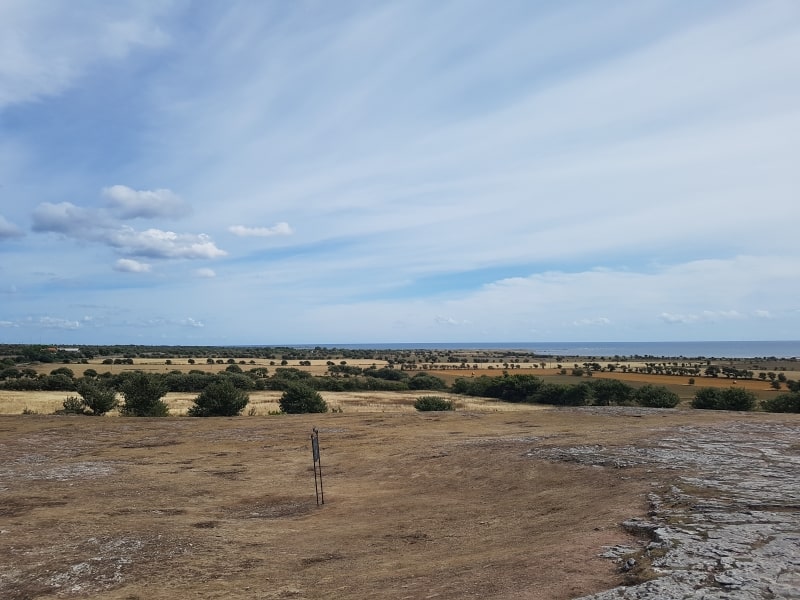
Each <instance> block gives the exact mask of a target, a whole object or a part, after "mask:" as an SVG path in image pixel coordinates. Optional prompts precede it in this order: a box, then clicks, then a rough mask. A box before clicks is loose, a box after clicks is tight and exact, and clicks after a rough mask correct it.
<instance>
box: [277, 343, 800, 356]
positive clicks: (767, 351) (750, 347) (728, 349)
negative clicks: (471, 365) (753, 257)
mask: <svg viewBox="0 0 800 600" xmlns="http://www.w3.org/2000/svg"><path fill="white" fill-rule="evenodd" d="M287 346H288V347H292V348H314V347H315V346H321V347H324V348H340V349H345V350H519V351H525V352H533V353H536V354H542V355H547V356H598V357H599V356H604V357H613V356H620V357H622V356H642V357H646V356H652V357H665V358H680V357H683V358H773V357H774V358H798V357H800V340H789V341H727V342H719V341H706V342H472V343H469V342H449V343H446V342H442V343H413V342H412V343H393V344H392V343H387V344H288V345H287Z"/></svg>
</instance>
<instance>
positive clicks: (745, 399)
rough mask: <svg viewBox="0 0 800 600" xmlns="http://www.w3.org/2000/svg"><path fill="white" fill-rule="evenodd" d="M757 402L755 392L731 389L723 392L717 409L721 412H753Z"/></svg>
mask: <svg viewBox="0 0 800 600" xmlns="http://www.w3.org/2000/svg"><path fill="white" fill-rule="evenodd" d="M756 402H757V399H756V395H755V394H754V393H753V392H751V391H749V390H745V389H743V388H735V387H730V388H728V389H726V390H722V393H721V394H720V397H719V402H718V404H717V407H718V408H719V410H753V409H754V408H755V407H756Z"/></svg>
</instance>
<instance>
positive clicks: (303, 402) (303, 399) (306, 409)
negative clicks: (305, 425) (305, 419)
mask: <svg viewBox="0 0 800 600" xmlns="http://www.w3.org/2000/svg"><path fill="white" fill-rule="evenodd" d="M279 403H280V407H281V411H282V412H285V413H288V414H299V413H324V412H328V404H327V403H326V402H325V400H324V399H323V398H322V396H320V394H319V392H318V391H317V390H315V389H313V388H310V387H308V386H307V385H302V384H298V383H293V384H291V385H289V386H288V387H287V388H286V391H284V392H283V395H282V396H281V399H280V402H279Z"/></svg>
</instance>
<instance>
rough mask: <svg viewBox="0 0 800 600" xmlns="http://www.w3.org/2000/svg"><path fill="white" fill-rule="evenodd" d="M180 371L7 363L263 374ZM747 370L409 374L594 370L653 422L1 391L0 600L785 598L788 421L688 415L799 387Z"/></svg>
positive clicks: (211, 369)
mask: <svg viewBox="0 0 800 600" xmlns="http://www.w3.org/2000/svg"><path fill="white" fill-rule="evenodd" d="M340 358H341V357H340ZM575 360H576V361H577V360H578V359H575ZM195 362H197V363H199V362H200V360H199V359H198V360H197V361H194V362H190V359H187V358H186V357H182V358H181V357H174V358H170V359H157V358H141V357H140V358H136V359H135V360H130V361H128V364H108V361H107V359H100V358H95V359H92V360H89V361H84V362H83V363H75V362H71V363H70V362H62V363H57V362H56V363H53V362H49V363H30V364H29V365H21V368H27V369H28V370H31V369H32V370H34V371H36V373H35V374H34V376H36V377H43V378H44V377H47V376H48V374H50V373H52V372H53V371H54V370H57V369H65V368H68V369H69V370H70V371H72V372H74V373H75V374H76V376H81V375H82V374H84V373H85V371H89V372H91V371H92V370H94V371H95V372H96V373H97V374H92V375H91V377H101V375H98V374H102V373H103V372H104V371H107V372H109V373H110V374H118V373H120V372H121V371H130V370H141V371H145V372H148V373H163V374H165V375H166V374H167V373H170V372H173V373H174V372H178V373H189V372H190V371H193V370H194V371H202V372H203V373H221V374H222V375H223V376H224V374H225V372H227V371H228V370H229V369H231V368H232V367H231V365H233V364H235V365H241V368H242V370H247V369H259V368H263V369H267V370H269V372H270V374H272V373H274V372H275V371H276V369H277V368H279V366H280V365H276V364H275V362H276V361H275V360H269V359H264V358H258V359H254V358H249V357H242V358H236V359H228V360H224V361H223V360H222V359H215V360H213V361H211V360H209V361H205V360H203V361H202V364H195ZM553 362H555V361H553ZM564 362H565V363H567V361H566V360H564ZM751 363H752V361H749V362H747V361H739V362H736V363H731V364H735V366H736V368H738V369H741V370H745V369H748V368H752V369H756V368H758V370H757V371H754V372H753V373H752V374H751V375H750V376H749V377H746V378H742V379H739V378H734V379H729V378H726V377H703V376H697V377H694V378H691V379H694V380H695V381H690V378H689V377H685V376H683V375H681V376H677V375H674V374H673V375H666V374H659V373H647V372H642V371H643V367H646V366H647V363H645V362H642V361H629V362H618V361H617V362H615V363H614V364H615V367H616V372H614V369H610V368H605V367H606V365H605V364H604V365H603V367H604V368H603V369H599V370H595V371H594V372H593V373H591V377H590V376H587V375H584V376H576V375H575V374H574V372H572V370H573V369H576V370H577V369H578V368H579V366H580V365H579V364H577V362H576V363H574V364H573V363H572V360H570V361H569V364H568V365H567V364H564V365H557V364H548V363H545V364H541V363H535V364H515V365H514V366H511V364H509V363H507V362H504V361H503V359H502V357H501V358H498V359H497V360H496V361H494V362H489V363H488V364H486V363H482V364H479V365H478V364H467V365H466V366H465V365H464V364H463V363H462V364H459V363H452V364H437V365H436V366H435V367H433V366H431V365H427V366H425V367H423V366H421V365H420V366H419V368H418V369H416V370H415V371H411V373H410V374H413V373H415V372H417V373H419V372H423V371H427V372H428V373H430V374H431V375H435V376H437V377H439V378H441V379H443V380H444V381H445V382H446V383H447V384H452V383H453V382H454V381H455V380H456V379H457V378H461V377H463V378H479V377H481V376H482V375H488V376H490V377H494V376H498V375H501V374H502V373H503V372H504V371H505V370H506V369H510V370H511V371H512V372H513V373H514V374H528V375H531V374H532V375H536V376H538V377H541V378H542V379H543V380H544V381H545V382H548V383H556V384H561V385H571V384H575V383H580V382H581V381H591V380H596V379H602V378H615V379H619V380H621V381H624V382H626V383H628V384H629V385H631V386H634V387H636V386H642V385H646V384H654V385H659V386H665V387H667V388H668V389H669V390H670V391H672V392H674V393H675V394H677V395H678V396H679V397H680V403H679V404H678V406H677V407H676V408H674V409H654V408H643V407H639V406H580V407H571V408H567V407H553V406H549V405H542V404H527V403H509V402H501V401H499V400H493V399H489V398H482V397H471V396H465V395H458V394H454V393H452V391H448V390H440V391H437V392H435V393H436V394H437V395H439V396H443V397H444V398H446V399H449V400H451V401H453V403H454V405H455V410H454V411H447V412H428V413H420V412H417V411H416V410H415V409H414V406H413V405H414V401H415V399H417V398H418V397H419V396H420V395H423V394H425V393H426V392H424V391H420V390H411V389H409V390H402V391H347V392H341V391H339V392H332V391H322V392H321V394H322V396H323V397H324V399H325V400H326V402H327V404H328V406H329V407H330V408H331V409H332V410H333V412H329V413H324V414H313V415H311V414H306V415H286V414H278V413H279V409H280V405H279V399H280V397H281V393H282V392H281V391H280V390H277V389H252V390H250V391H249V395H250V403H249V405H248V407H247V409H246V411H245V413H244V414H243V415H242V416H238V417H212V418H189V417H187V416H185V415H186V413H187V411H188V409H189V407H190V406H191V405H192V403H193V400H194V398H195V397H196V396H197V394H196V393H190V392H169V393H168V394H167V395H166V396H165V401H166V403H167V405H168V406H169V409H170V416H169V417H165V418H141V417H139V418H137V417H120V416H119V414H118V411H116V410H113V411H111V412H110V413H109V414H108V415H107V416H104V417H89V416H77V415H54V414H53V413H54V412H55V411H56V410H58V409H60V408H61V407H62V404H63V402H64V399H65V397H66V396H69V395H70V394H71V392H66V391H47V390H37V391H17V390H13V389H0V452H2V456H3V462H2V463H0V598H3V599H4V600H5V599H6V598H8V599H14V600H17V599H19V600H34V599H47V598H103V599H118V600H145V599H147V600H150V599H161V598H163V599H167V598H242V599H244V598H261V599H271V598H297V599H304V598H307V599H317V598H320V599H321V598H390V599H391V598H396V599H406V598H408V599H412V598H413V599H416V598H443V599H444V598H452V599H456V598H459V599H460V598H500V599H523V598H525V599H541V600H545V599H547V600H558V599H565V600H566V599H571V598H586V599H588V598H591V599H593V600H612V599H616V598H626V599H628V600H644V599H662V598H684V597H694V596H692V595H693V594H694V595H697V594H702V597H703V598H720V599H722V598H737V599H741V600H749V599H754V600H755V599H761V598H796V597H798V596H797V594H796V590H797V589H800V561H798V558H797V557H798V556H800V483H798V482H800V443H798V441H797V440H798V439H800V415H797V414H769V413H764V412H758V411H756V412H730V411H717V410H713V411H712V410H697V409H692V408H691V407H690V404H691V399H692V397H693V396H694V394H695V392H696V390H697V389H698V388H700V387H720V388H730V387H737V388H740V389H746V390H748V391H751V392H753V393H754V394H755V395H756V396H757V397H758V399H759V400H765V399H769V398H772V397H774V396H775V395H776V394H777V393H780V392H779V390H776V389H775V387H774V386H773V385H771V381H770V380H771V379H772V377H770V378H769V379H770V380H767V379H768V378H766V376H765V377H764V378H759V376H758V374H760V372H762V371H763V372H765V373H766V371H767V370H770V371H772V370H773V369H774V371H777V372H779V373H781V374H783V379H784V381H786V380H790V381H791V380H796V379H797V378H798V377H797V376H798V372H797V370H796V362H795V361H794V360H789V361H784V362H779V361H772V362H771V363H769V364H764V365H763V367H762V366H761V365H757V364H751ZM335 364H341V365H343V364H345V363H344V362H343V361H339V360H338V359H337V361H336V362H334V361H331V360H313V361H308V360H303V361H302V362H300V361H286V364H285V365H283V366H286V367H289V369H301V370H305V371H308V372H309V373H310V374H311V375H312V376H322V375H325V374H326V371H328V370H329V367H330V366H331V365H335ZM347 365H348V367H353V368H358V369H367V368H369V367H371V366H373V365H376V366H377V367H378V368H383V367H385V366H387V365H388V361H382V362H381V361H380V360H376V359H375V358H366V359H361V360H359V359H354V358H352V357H349V358H348V359H347ZM721 365H722V366H725V363H721ZM772 375H773V377H774V376H775V373H774V372H773V373H772ZM84 376H85V377H90V375H88V374H87V375H84ZM23 413H25V414H23ZM315 427H316V428H317V429H318V430H319V436H320V446H321V464H322V471H323V480H322V488H321V489H322V491H323V493H324V504H321V505H318V504H317V496H316V495H315V479H314V471H313V468H312V465H313V459H312V454H311V448H310V435H311V432H312V429H313V428H315Z"/></svg>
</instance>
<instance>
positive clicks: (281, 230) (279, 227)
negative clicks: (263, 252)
mask: <svg viewBox="0 0 800 600" xmlns="http://www.w3.org/2000/svg"><path fill="white" fill-rule="evenodd" d="M228 231H230V232H231V233H232V234H233V235H238V236H239V237H271V236H275V235H291V234H292V233H294V232H293V231H292V228H291V227H289V224H288V223H283V222H281V223H276V224H275V225H274V226H273V227H245V226H244V225H231V226H230V227H228Z"/></svg>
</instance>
